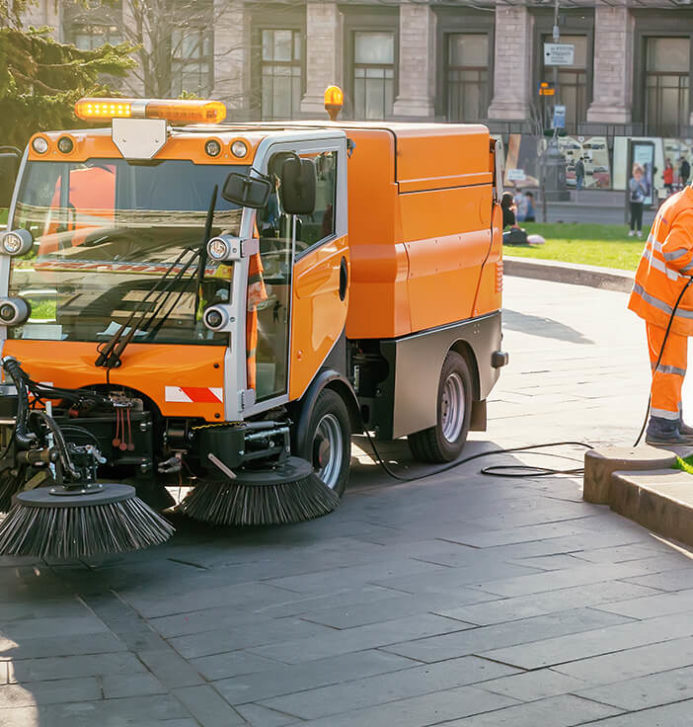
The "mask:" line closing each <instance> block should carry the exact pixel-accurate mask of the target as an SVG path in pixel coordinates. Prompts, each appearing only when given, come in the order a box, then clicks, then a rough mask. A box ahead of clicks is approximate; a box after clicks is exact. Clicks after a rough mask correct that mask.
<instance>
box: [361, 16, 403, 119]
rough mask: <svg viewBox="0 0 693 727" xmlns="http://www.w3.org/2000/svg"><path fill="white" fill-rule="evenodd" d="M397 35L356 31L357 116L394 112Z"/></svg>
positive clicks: (381, 116) (381, 117)
mask: <svg viewBox="0 0 693 727" xmlns="http://www.w3.org/2000/svg"><path fill="white" fill-rule="evenodd" d="M394 78H395V34H394V33H385V32H362V31H357V32H355V33H354V115H355V116H356V118H357V119H376V120H378V119H385V118H387V117H388V116H390V115H391V114H392V104H393V97H394Z"/></svg>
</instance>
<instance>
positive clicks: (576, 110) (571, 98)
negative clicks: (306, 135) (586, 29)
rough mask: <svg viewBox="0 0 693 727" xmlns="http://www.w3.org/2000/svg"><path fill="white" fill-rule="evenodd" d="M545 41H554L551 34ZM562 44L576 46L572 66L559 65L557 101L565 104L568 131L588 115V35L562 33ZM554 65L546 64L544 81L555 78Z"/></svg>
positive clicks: (575, 129)
mask: <svg viewBox="0 0 693 727" xmlns="http://www.w3.org/2000/svg"><path fill="white" fill-rule="evenodd" d="M543 41H544V43H552V42H553V40H552V38H551V36H550V35H547V36H544V38H543ZM559 42H560V43H561V44H564V43H565V44H567V45H572V46H574V58H573V65H572V66H558V68H557V70H558V90H557V92H556V94H557V98H556V103H558V104H562V105H563V106H565V125H566V131H567V132H568V133H570V132H571V131H577V126H578V124H579V123H581V122H582V121H584V120H585V118H586V116H587V47H588V44H587V36H585V35H562V36H561V39H560V41H559ZM553 68H554V67H553V66H544V75H543V77H542V79H541V80H542V81H552V80H553Z"/></svg>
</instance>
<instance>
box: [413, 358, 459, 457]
mask: <svg viewBox="0 0 693 727" xmlns="http://www.w3.org/2000/svg"><path fill="white" fill-rule="evenodd" d="M471 411H472V378H471V376H470V374H469V367H468V366H467V362H466V361H465V360H464V358H462V356H460V354H459V353H457V352H456V351H450V352H449V353H448V355H447V356H446V357H445V361H444V362H443V368H442V369H441V372H440V382H439V384H438V420H437V422H436V425H435V426H434V427H431V428H430V429H424V430H423V431H421V432H415V433H414V434H410V435H409V436H408V437H407V441H408V442H409V449H411V453H412V454H413V455H414V459H416V460H418V461H419V462H439V463H440V462H452V461H453V460H455V459H457V458H458V457H459V456H460V454H461V453H462V450H463V449H464V445H465V443H466V441H467V434H468V433H469V422H470V417H471Z"/></svg>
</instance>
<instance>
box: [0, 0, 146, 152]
mask: <svg viewBox="0 0 693 727" xmlns="http://www.w3.org/2000/svg"><path fill="white" fill-rule="evenodd" d="M0 2H2V0H0ZM6 17H7V16H6ZM133 50H134V48H133V47H132V46H130V45H129V44H127V43H122V44H120V45H117V46H112V45H104V46H102V47H100V48H98V49H95V50H90V51H85V50H79V49H78V48H75V46H73V45H66V44H63V43H58V42H57V41H55V40H53V39H52V38H51V37H50V29H49V28H38V29H37V28H29V29H28V30H21V29H20V28H19V27H17V26H16V25H14V26H8V27H3V28H0V108H2V114H0V143H2V144H12V145H15V146H19V147H23V146H24V145H25V144H26V142H27V140H28V139H29V137H30V136H31V135H32V134H33V133H35V132H36V131H40V130H43V129H64V128H70V127H74V125H75V122H76V119H75V116H74V113H73V107H74V103H75V101H77V100H78V99H79V98H80V97H81V96H108V95H111V94H112V91H111V89H110V88H109V87H108V86H107V85H106V84H105V83H103V81H102V79H103V76H104V75H109V76H115V77H118V76H121V77H122V76H125V75H126V74H127V73H128V71H129V70H130V69H131V68H132V67H133V66H134V65H135V61H134V60H133V59H132V58H130V53H131V52H132V51H133Z"/></svg>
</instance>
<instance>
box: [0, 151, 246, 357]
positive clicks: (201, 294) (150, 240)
mask: <svg viewBox="0 0 693 727" xmlns="http://www.w3.org/2000/svg"><path fill="white" fill-rule="evenodd" d="M230 171H234V172H240V173H244V172H247V167H238V166H234V167H225V166H221V165H196V164H193V163H192V162H191V161H183V160H166V161H161V162H154V163H151V162H148V163H132V162H127V161H126V160H124V159H90V160H89V161H87V162H79V163H74V162H73V163H64V162H29V163H28V164H27V165H26V169H25V172H24V175H23V180H22V183H21V186H20V193H19V197H18V200H17V206H16V209H15V214H14V219H13V221H12V226H13V227H14V228H15V229H16V228H18V227H24V228H26V229H28V230H30V231H31V233H32V234H33V236H34V240H35V243H34V247H33V250H32V251H31V252H30V253H29V254H28V255H26V256H24V257H21V258H15V259H13V260H12V270H11V274H10V295H13V296H16V295H19V296H21V297H23V298H24V299H25V300H27V301H28V302H29V304H30V305H31V317H30V319H29V321H28V322H27V323H25V324H24V325H23V326H20V327H17V328H14V329H12V330H10V337H13V338H31V339H44V340H45V339H50V340H69V341H98V342H101V341H104V340H107V338H108V337H109V336H110V335H111V334H112V333H113V332H114V330H117V328H118V327H119V325H120V324H121V323H124V322H125V321H126V320H127V318H128V316H129V315H130V314H131V313H132V311H133V310H138V311H141V312H144V313H146V314H147V315H148V317H151V318H152V320H151V321H150V322H149V326H148V327H147V330H146V331H144V332H141V333H140V332H138V333H137V334H136V335H135V338H134V339H133V342H135V343H136V342H151V341H156V342H158V343H179V344H224V343H225V342H226V341H227V339H228V337H227V336H225V335H224V334H218V333H217V334H215V333H212V332H211V331H209V330H207V328H206V327H205V326H204V324H203V323H202V319H201V312H202V310H203V309H204V307H206V306H207V305H211V304H213V303H223V302H226V301H228V298H229V293H230V282H231V274H232V270H233V267H232V266H231V265H224V264H222V265H218V264H216V263H214V262H213V261H211V260H206V255H205V254H204V253H203V254H202V256H201V257H202V258H203V259H205V269H204V275H203V276H202V278H201V280H200V281H198V265H199V260H200V256H198V257H195V252H197V251H198V250H203V249H204V242H205V241H203V233H204V226H205V219H206V216H207V209H208V207H209V203H210V199H211V196H212V190H213V188H214V185H215V184H216V185H218V187H219V189H220V190H221V188H222V187H223V184H224V180H225V179H226V177H227V175H228V174H229V172H230ZM241 212H242V210H241V209H240V208H238V207H237V206H236V205H233V204H231V203H229V202H226V201H225V200H224V199H223V198H222V197H221V196H220V195H218V196H217V203H216V213H215V215H214V224H213V229H212V234H213V235H217V234H221V233H226V234H230V235H234V236H237V235H238V234H239V231H240V222H241ZM186 249H188V250H189V251H190V252H187V253H185V254H184V255H183V257H181V253H184V251H185V250H186ZM188 262H190V264H189V267H188V268H187V269H186V268H185V266H186V264H187V263H188ZM167 271H168V278H167V283H166V285H160V286H159V288H158V289H157V290H159V291H160V290H163V289H164V288H166V287H168V290H167V291H166V292H165V293H162V295H161V296H158V297H157V294H155V295H150V296H149V297H148V298H146V300H144V299H145V297H146V296H147V293H148V291H150V289H151V288H153V287H154V286H155V285H156V283H157V281H158V280H160V278H161V276H163V275H165V274H166V273H167ZM174 278H178V279H177V280H175V281H174V282H172V283H171V285H170V286H168V281H169V280H173V279H174ZM198 282H199V283H200V284H199V285H198ZM155 301H156V302H155ZM140 315H141V313H139V312H138V313H137V314H136V316H135V319H134V321H135V322H137V319H138V318H139V317H140Z"/></svg>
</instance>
